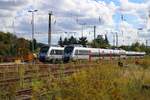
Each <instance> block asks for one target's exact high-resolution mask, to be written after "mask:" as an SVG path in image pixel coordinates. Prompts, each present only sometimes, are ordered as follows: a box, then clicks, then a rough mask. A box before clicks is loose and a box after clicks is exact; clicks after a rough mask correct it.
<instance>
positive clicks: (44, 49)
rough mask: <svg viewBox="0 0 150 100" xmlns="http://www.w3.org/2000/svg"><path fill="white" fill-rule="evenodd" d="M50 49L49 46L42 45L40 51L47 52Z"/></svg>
mask: <svg viewBox="0 0 150 100" xmlns="http://www.w3.org/2000/svg"><path fill="white" fill-rule="evenodd" d="M48 49H49V47H48V46H45V47H42V48H41V50H40V53H47V52H48Z"/></svg>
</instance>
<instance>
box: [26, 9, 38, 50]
mask: <svg viewBox="0 0 150 100" xmlns="http://www.w3.org/2000/svg"><path fill="white" fill-rule="evenodd" d="M37 11H38V10H29V11H28V12H30V13H32V52H34V12H37Z"/></svg>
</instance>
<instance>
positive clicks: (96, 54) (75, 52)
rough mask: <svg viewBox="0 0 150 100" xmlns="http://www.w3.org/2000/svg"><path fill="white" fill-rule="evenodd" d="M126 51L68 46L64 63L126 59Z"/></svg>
mask: <svg viewBox="0 0 150 100" xmlns="http://www.w3.org/2000/svg"><path fill="white" fill-rule="evenodd" d="M125 55H126V52H125V50H113V49H101V48H86V47H76V46H66V47H65V49H64V56H63V60H64V62H68V61H69V60H77V59H81V60H87V59H90V57H91V58H92V60H95V59H100V58H104V59H108V58H109V59H110V58H120V57H125Z"/></svg>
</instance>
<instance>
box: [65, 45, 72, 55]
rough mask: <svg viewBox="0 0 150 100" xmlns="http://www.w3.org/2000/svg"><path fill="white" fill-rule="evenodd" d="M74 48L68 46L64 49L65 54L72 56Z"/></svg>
mask: <svg viewBox="0 0 150 100" xmlns="http://www.w3.org/2000/svg"><path fill="white" fill-rule="evenodd" d="M73 49H74V47H73V46H68V47H66V48H65V49H64V53H65V54H71V53H72V52H73Z"/></svg>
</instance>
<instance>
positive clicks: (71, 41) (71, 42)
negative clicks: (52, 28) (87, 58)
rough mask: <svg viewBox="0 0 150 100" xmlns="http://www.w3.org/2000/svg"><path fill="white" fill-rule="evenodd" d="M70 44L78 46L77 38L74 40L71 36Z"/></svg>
mask: <svg viewBox="0 0 150 100" xmlns="http://www.w3.org/2000/svg"><path fill="white" fill-rule="evenodd" d="M68 43H69V44H77V43H78V41H77V39H76V38H74V37H73V36H71V37H70V38H69V39H68Z"/></svg>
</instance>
